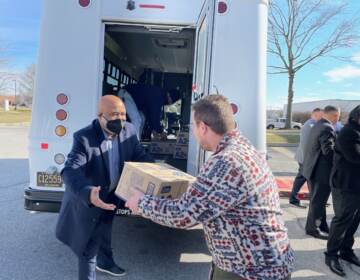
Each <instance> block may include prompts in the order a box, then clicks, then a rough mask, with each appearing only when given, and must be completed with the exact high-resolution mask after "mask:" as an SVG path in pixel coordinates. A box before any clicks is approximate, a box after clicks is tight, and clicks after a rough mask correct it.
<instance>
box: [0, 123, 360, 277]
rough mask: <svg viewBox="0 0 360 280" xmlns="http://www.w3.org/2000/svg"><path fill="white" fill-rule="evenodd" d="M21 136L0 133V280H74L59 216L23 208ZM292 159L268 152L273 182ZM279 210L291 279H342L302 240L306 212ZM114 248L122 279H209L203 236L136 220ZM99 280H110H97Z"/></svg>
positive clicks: (117, 232)
mask: <svg viewBox="0 0 360 280" xmlns="http://www.w3.org/2000/svg"><path fill="white" fill-rule="evenodd" d="M27 131H28V128H22V129H18V128H17V129H12V128H0V135H1V136H2V137H1V139H0V221H1V223H2V224H1V226H0V240H1V242H0V264H1V265H0V279H1V280H25V279H26V280H27V279H37V280H48V279H52V280H73V279H76V275H77V260H76V258H75V257H74V255H73V254H72V252H71V251H70V250H69V249H68V248H66V247H65V246H64V245H62V244H61V243H60V242H58V241H57V240H56V239H55V237H54V226H55V223H56V219H57V214H52V213H31V212H28V211H26V210H24V208H23V188H24V186H26V185H27V184H28V177H29V174H28V160H27V152H26V147H27V137H26V134H27ZM14 139H16V141H15V140H14ZM9 151H10V152H9ZM11 151H12V152H11ZM293 152H294V149H292V148H285V149H275V148H270V149H269V152H268V155H269V164H270V166H271V167H272V169H273V170H274V173H275V174H281V172H285V173H289V174H294V173H295V172H296V167H297V166H296V163H295V162H293V161H292V154H293ZM281 203H282V208H283V210H284V217H285V220H286V225H287V227H288V229H289V236H290V238H291V244H292V247H293V248H294V250H295V255H296V268H295V272H294V274H293V278H292V279H299V280H302V279H306V280H325V279H326V280H327V279H330V280H332V279H334V280H335V279H343V278H338V277H336V276H334V274H332V273H331V272H330V271H329V270H328V269H327V267H326V266H325V264H324V256H323V251H324V248H325V246H326V244H325V241H321V240H317V239H314V238H310V237H309V236H306V235H305V234H304V223H305V218H306V214H307V211H306V210H303V209H298V208H293V207H290V206H289V205H288V204H287V201H286V199H282V200H281ZM328 209H329V210H331V207H329V208H328ZM328 218H329V219H330V218H331V214H330V215H329V216H328ZM359 239H360V237H359V233H358V235H357V237H356V243H355V251H356V253H357V254H358V255H360V240H359ZM113 247H114V253H115V258H116V260H117V262H118V263H119V264H120V265H121V266H123V267H124V268H125V269H127V271H128V274H127V276H125V277H122V278H121V279H124V280H165V279H174V280H201V279H207V274H208V268H209V263H210V257H209V253H208V251H207V248H206V245H205V242H204V238H203V233H202V230H201V228H195V229H192V230H189V231H183V230H175V229H170V228H166V227H162V226H159V225H156V224H153V223H152V222H150V221H147V220H144V219H142V218H135V217H118V218H116V220H115V224H114V234H113ZM345 269H346V272H347V275H348V276H347V277H346V278H345V279H351V280H358V279H360V269H359V268H358V267H354V266H350V265H348V264H346V263H345ZM98 279H100V280H104V279H116V278H112V277H107V276H105V275H103V274H100V273H99V274H98Z"/></svg>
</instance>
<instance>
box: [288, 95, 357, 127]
mask: <svg viewBox="0 0 360 280" xmlns="http://www.w3.org/2000/svg"><path fill="white" fill-rule="evenodd" d="M327 105H332V106H335V107H339V108H340V110H341V118H340V120H341V121H342V122H343V123H344V122H345V121H346V119H347V116H348V114H349V112H350V111H351V110H352V109H354V108H355V107H356V106H358V105H360V100H343V99H326V100H317V101H308V102H298V103H293V108H292V114H293V120H294V121H300V122H302V123H303V119H306V118H307V117H308V116H307V115H309V116H310V113H311V111H312V110H313V109H314V108H317V107H319V108H321V109H323V108H325V107H326V106H327ZM286 110H287V104H285V105H284V107H283V113H284V116H286Z"/></svg>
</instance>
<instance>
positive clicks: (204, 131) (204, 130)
mask: <svg viewBox="0 0 360 280" xmlns="http://www.w3.org/2000/svg"><path fill="white" fill-rule="evenodd" d="M199 125H200V131H201V132H202V134H205V133H206V132H207V130H208V127H207V125H206V124H205V123H204V122H200V124H199Z"/></svg>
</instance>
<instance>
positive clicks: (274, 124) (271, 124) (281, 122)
mask: <svg viewBox="0 0 360 280" xmlns="http://www.w3.org/2000/svg"><path fill="white" fill-rule="evenodd" d="M285 123H286V118H277V119H268V120H267V121H266V128H267V129H274V128H285ZM301 127H302V124H301V123H299V122H291V128H294V129H301Z"/></svg>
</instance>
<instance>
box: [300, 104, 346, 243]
mask: <svg viewBox="0 0 360 280" xmlns="http://www.w3.org/2000/svg"><path fill="white" fill-rule="evenodd" d="M339 116H340V112H339V109H338V108H336V107H334V106H326V107H325V109H324V115H323V117H322V119H320V120H319V121H318V122H317V123H316V124H315V125H314V126H313V128H312V129H311V131H310V134H309V138H308V141H307V143H306V146H305V157H304V163H303V175H304V177H305V178H306V179H307V180H308V182H309V187H310V205H309V212H308V216H307V221H306V226H305V230H306V234H308V235H311V236H313V237H315V238H320V239H327V238H328V232H329V227H328V224H327V222H326V209H325V208H326V202H327V200H328V198H329V195H330V185H329V179H330V172H331V168H332V162H333V155H334V145H335V138H336V132H335V127H334V125H335V124H336V122H337V121H338V120H339Z"/></svg>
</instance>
